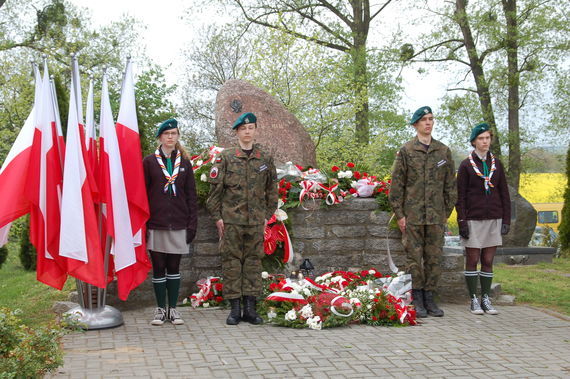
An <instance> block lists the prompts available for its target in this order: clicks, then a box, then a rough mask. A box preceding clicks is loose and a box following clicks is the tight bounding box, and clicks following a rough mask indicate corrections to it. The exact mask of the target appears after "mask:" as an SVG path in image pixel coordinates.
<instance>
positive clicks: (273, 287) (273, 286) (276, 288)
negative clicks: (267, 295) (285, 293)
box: [269, 283, 281, 292]
mask: <svg viewBox="0 0 570 379" xmlns="http://www.w3.org/2000/svg"><path fill="white" fill-rule="evenodd" d="M269 289H270V290H271V291H273V292H275V291H279V290H280V289H281V287H280V286H279V284H277V283H271V284H270V285H269Z"/></svg>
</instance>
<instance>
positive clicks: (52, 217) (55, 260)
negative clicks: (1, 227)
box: [2, 62, 67, 289]
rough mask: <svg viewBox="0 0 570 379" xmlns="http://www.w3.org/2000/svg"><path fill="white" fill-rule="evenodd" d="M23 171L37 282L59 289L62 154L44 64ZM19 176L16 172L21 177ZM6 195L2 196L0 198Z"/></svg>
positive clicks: (62, 270)
mask: <svg viewBox="0 0 570 379" xmlns="http://www.w3.org/2000/svg"><path fill="white" fill-rule="evenodd" d="M36 105H37V106H38V107H39V108H38V112H37V120H34V124H35V130H34V134H33V143H32V147H31V153H30V163H29V167H28V169H27V182H26V185H25V187H21V188H25V193H26V196H27V197H28V199H29V201H30V203H31V209H30V241H31V242H32V244H33V245H34V246H35V248H36V251H37V273H36V274H37V279H38V280H39V281H40V282H42V283H45V284H47V285H49V286H52V287H55V288H57V289H62V288H63V285H64V284H65V281H66V279H67V274H66V272H67V267H66V260H65V259H62V258H61V257H60V256H59V229H60V199H61V191H62V181H63V173H62V161H61V158H62V157H63V152H60V151H59V147H60V140H59V135H58V130H57V129H58V126H57V123H56V113H57V111H56V105H55V99H54V97H53V92H52V86H51V83H50V81H49V73H48V69H47V62H46V63H44V78H43V81H42V85H41V95H40V98H39V101H38V102H37V104H36ZM22 174H23V173H20V175H22ZM22 176H26V175H22ZM4 196H6V194H4V193H2V197H4Z"/></svg>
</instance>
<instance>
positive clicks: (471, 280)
mask: <svg viewBox="0 0 570 379" xmlns="http://www.w3.org/2000/svg"><path fill="white" fill-rule="evenodd" d="M464 274H465V283H467V290H468V291H469V298H472V297H473V296H477V279H478V278H479V271H465V273H464Z"/></svg>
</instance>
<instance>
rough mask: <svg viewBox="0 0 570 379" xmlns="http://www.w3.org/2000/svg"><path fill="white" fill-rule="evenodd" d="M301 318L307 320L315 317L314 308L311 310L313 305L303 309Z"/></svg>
mask: <svg viewBox="0 0 570 379" xmlns="http://www.w3.org/2000/svg"><path fill="white" fill-rule="evenodd" d="M301 316H303V317H304V318H307V319H308V318H311V317H313V308H311V304H307V305H305V306H304V307H303V308H301Z"/></svg>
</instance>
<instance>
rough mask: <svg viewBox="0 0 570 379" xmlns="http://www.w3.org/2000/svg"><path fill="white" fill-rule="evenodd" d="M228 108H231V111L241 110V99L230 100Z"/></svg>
mask: <svg viewBox="0 0 570 379" xmlns="http://www.w3.org/2000/svg"><path fill="white" fill-rule="evenodd" d="M230 108H232V111H233V112H234V113H239V112H241V108H242V105H241V101H239V100H232V102H231V103H230Z"/></svg>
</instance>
